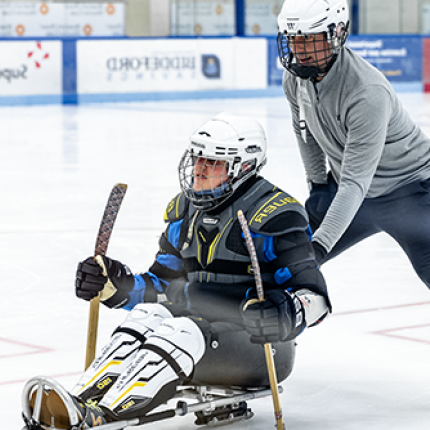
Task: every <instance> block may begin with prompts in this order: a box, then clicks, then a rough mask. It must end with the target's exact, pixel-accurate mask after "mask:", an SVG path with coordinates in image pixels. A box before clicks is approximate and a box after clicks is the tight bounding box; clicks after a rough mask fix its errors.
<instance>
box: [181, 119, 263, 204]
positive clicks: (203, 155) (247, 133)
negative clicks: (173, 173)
mask: <svg viewBox="0 0 430 430" xmlns="http://www.w3.org/2000/svg"><path fill="white" fill-rule="evenodd" d="M266 146H267V144H266V135H265V133H264V129H263V127H262V126H261V125H260V123H259V122H258V121H256V120H255V119H253V118H250V117H242V116H236V115H233V114H230V113H225V112H224V113H220V114H218V115H216V116H215V117H213V118H212V119H211V120H209V121H207V122H206V123H204V124H203V125H202V126H200V127H199V128H198V129H197V130H196V131H195V132H194V133H193V134H192V135H191V136H190V138H189V144H188V148H187V149H186V150H185V153H184V155H183V156H182V158H181V161H180V163H179V168H178V170H179V183H180V186H181V189H182V191H183V193H184V194H185V195H186V196H187V197H188V199H190V200H191V202H192V203H193V205H194V206H195V207H197V208H198V209H200V210H210V209H213V208H215V207H217V206H219V205H220V204H221V203H223V202H224V201H225V200H227V199H228V198H229V197H230V196H231V195H232V194H233V193H234V192H235V190H236V189H237V188H238V187H239V186H240V185H241V184H242V183H244V182H245V181H246V180H248V179H249V178H251V177H252V176H254V175H256V174H258V172H259V171H260V170H261V168H262V167H263V166H264V164H266ZM198 159H207V160H209V161H210V162H211V163H212V164H213V163H216V162H226V172H227V179H226V180H225V181H224V182H223V183H222V184H221V185H220V186H217V187H216V188H213V187H211V188H210V189H205V190H198V189H197V190H196V189H195V187H194V181H195V177H194V173H195V169H194V167H195V164H196V162H197V160H198Z"/></svg>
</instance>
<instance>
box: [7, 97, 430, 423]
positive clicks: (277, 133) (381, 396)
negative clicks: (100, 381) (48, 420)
mask: <svg viewBox="0 0 430 430" xmlns="http://www.w3.org/2000/svg"><path fill="white" fill-rule="evenodd" d="M400 97H401V99H402V101H403V102H404V104H405V105H406V107H407V109H408V110H409V112H410V114H411V115H412V117H413V118H414V119H415V120H416V121H417V123H418V124H419V125H420V126H421V127H423V128H424V130H425V131H426V132H427V133H428V134H430V98H429V96H426V95H424V94H421V93H402V94H400ZM221 111H230V112H234V113H237V114H244V115H251V116H254V117H255V118H256V119H258V120H259V121H261V123H262V124H263V126H264V127H265V128H266V130H267V135H268V139H269V152H268V155H269V163H268V165H267V166H266V167H265V169H264V171H263V174H264V176H265V177H266V178H267V179H269V180H270V181H272V182H274V183H276V184H277V185H279V186H280V187H281V188H283V189H285V190H286V191H287V192H289V193H290V194H292V195H293V196H295V197H296V198H297V199H299V200H300V201H302V202H304V200H305V199H306V195H307V187H306V184H305V178H304V172H303V168H302V165H301V161H300V159H299V154H298V150H297V146H296V143H295V138H294V136H293V133H292V127H291V115H290V112H289V108H288V105H287V102H286V100H285V99H284V98H283V97H279V98H270V99H269V98H267V99H232V100H228V99H226V100H199V101H175V102H148V103H129V104H99V105H82V106H38V107H36V106H28V107H3V108H0V130H1V131H0V133H1V139H0V172H1V173H0V175H1V178H2V180H1V182H2V184H3V185H2V186H3V188H2V191H1V205H0V220H1V223H0V282H1V289H0V318H1V324H0V411H1V413H0V428H1V429H6V430H18V429H21V428H22V421H21V417H20V414H21V398H20V397H21V391H22V388H23V385H24V383H25V382H26V381H27V380H28V379H29V378H31V377H32V376H35V375H48V376H50V377H53V378H56V379H58V381H59V382H60V383H62V384H63V385H64V386H65V387H66V388H71V387H72V386H73V384H74V382H75V381H76V379H77V378H78V375H79V374H80V372H82V370H83V367H84V357H85V343H86V335H87V323H88V313H89V305H88V303H87V302H84V301H81V300H78V299H77V298H76V297H75V295H74V285H73V284H74V275H75V270H76V266H77V263H78V262H79V261H80V260H82V259H84V258H86V257H87V256H90V255H91V254H92V253H93V252H94V244H95V237H96V234H97V231H98V228H99V224H100V219H101V215H102V213H103V209H104V206H105V203H106V199H107V197H108V194H109V191H110V189H111V187H112V186H113V185H114V184H115V183H117V182H123V183H126V184H128V186H129V190H128V192H127V195H126V197H125V199H124V202H123V206H122V208H121V211H120V214H119V217H118V220H117V223H116V225H115V229H114V232H113V235H112V238H111V243H110V245H109V252H108V255H109V256H111V257H113V258H116V259H119V260H121V261H123V262H126V263H127V264H128V265H129V266H130V267H131V268H132V269H133V270H134V271H136V272H138V271H145V270H146V269H147V268H148V267H149V265H150V264H151V263H152V261H153V257H154V255H155V253H156V251H157V241H158V236H159V234H160V233H161V231H162V230H163V228H164V224H163V220H162V218H163V213H164V209H165V207H166V205H167V203H168V202H169V200H170V199H171V198H172V197H173V196H174V195H176V193H177V192H178V191H179V186H178V181H177V171H176V169H177V164H178V160H179V158H180V156H181V154H182V152H183V150H184V147H185V145H186V144H187V138H188V136H189V134H190V133H191V132H192V131H193V130H194V129H195V128H197V127H198V126H199V125H200V124H201V123H203V122H204V121H206V120H207V119H209V118H210V117H211V115H214V114H216V113H218V112H221ZM323 273H324V275H325V277H326V280H327V283H328V286H329V290H330V293H331V299H332V302H333V307H334V313H333V314H332V315H331V316H330V317H329V318H328V319H327V320H326V321H325V322H324V323H323V324H321V325H320V326H318V327H316V328H312V329H309V330H308V331H307V332H305V333H304V334H302V335H301V336H300V337H299V339H298V340H297V343H298V347H297V358H296V364H295V369H294V371H293V374H292V375H291V377H290V378H288V380H287V381H285V382H283V384H282V386H283V388H284V393H283V394H282V395H281V401H282V407H283V412H284V417H285V423H286V424H287V428H288V430H428V429H430V291H428V289H427V288H426V287H425V286H424V284H423V283H422V282H421V281H420V280H419V279H418V278H417V276H416V274H415V273H414V271H413V270H412V268H411V266H410V264H409V262H408V260H407V258H406V257H405V256H404V254H403V253H402V251H401V250H400V249H399V247H398V246H397V244H396V243H395V242H394V241H393V240H392V239H391V238H389V237H388V236H386V235H383V234H380V235H377V236H374V237H373V238H370V239H368V240H366V241H364V242H362V243H361V244H359V245H358V246H356V247H355V248H353V249H351V250H349V251H347V252H345V253H344V254H343V255H341V256H340V257H338V258H337V259H335V260H333V261H332V262H329V263H328V264H326V265H325V266H324V267H323ZM124 316H125V311H122V310H119V311H112V310H108V309H105V308H103V307H102V309H101V314H100V327H99V342H98V346H99V347H101V346H102V344H103V343H105V342H106V341H107V339H108V338H109V334H110V332H111V331H112V330H113V329H114V328H115V327H116V325H117V324H118V323H119V322H120V321H121V320H122V319H123V318H124ZM244 365H246V363H244ZM249 406H250V407H251V408H252V409H253V410H254V411H255V412H256V416H255V417H254V418H253V419H252V420H250V421H247V422H240V423H237V424H235V425H234V426H232V428H235V429H237V430H239V429H248V430H261V429H269V428H274V427H273V426H274V423H275V421H274V418H273V409H272V403H271V399H270V398H267V399H263V400H256V401H253V402H250V404H249ZM142 428H145V429H148V430H151V429H156V428H157V429H183V430H185V429H193V428H197V427H195V426H194V424H193V417H192V416H186V417H182V418H174V419H171V420H168V421H165V422H163V423H157V424H152V425H147V426H143V427H142Z"/></svg>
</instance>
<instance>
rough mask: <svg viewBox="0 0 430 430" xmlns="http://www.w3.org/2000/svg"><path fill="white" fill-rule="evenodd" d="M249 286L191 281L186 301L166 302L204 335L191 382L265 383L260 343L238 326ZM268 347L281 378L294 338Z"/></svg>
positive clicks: (287, 369)
mask: <svg viewBox="0 0 430 430" xmlns="http://www.w3.org/2000/svg"><path fill="white" fill-rule="evenodd" d="M249 288H250V286H249V285H240V284H239V285H238V284H233V285H227V284H215V283H202V284H200V283H194V284H190V286H189V288H188V289H187V299H186V304H184V302H183V301H182V300H181V301H180V303H176V304H173V305H171V304H169V305H167V304H166V307H168V308H169V310H170V311H171V312H172V313H173V314H174V315H175V316H180V315H190V316H191V317H192V318H194V321H195V322H196V323H197V324H198V325H199V327H200V328H201V330H202V332H203V334H204V336H205V339H206V351H205V354H204V355H203V357H202V359H201V360H200V361H199V363H197V365H196V367H195V369H194V373H193V375H192V380H191V382H190V383H191V384H196V385H218V386H219V385H223V386H238V387H244V388H251V387H252V388H255V387H267V386H269V376H268V372H267V366H266V358H265V353H264V347H263V345H258V344H253V343H251V341H250V335H249V334H248V333H247V332H246V330H245V329H244V328H243V326H242V316H241V312H240V306H241V305H242V302H243V300H244V299H245V294H246V291H247V290H248V289H249ZM178 305H179V306H178ZM272 348H273V350H274V361H275V368H276V372H277V377H278V381H279V382H281V381H283V380H285V379H286V378H287V377H288V376H289V375H290V373H291V371H292V369H293V364H294V358H295V342H294V341H290V342H280V343H274V344H273V345H272ZM187 382H188V381H187Z"/></svg>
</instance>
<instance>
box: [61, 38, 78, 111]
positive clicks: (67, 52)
mask: <svg viewBox="0 0 430 430" xmlns="http://www.w3.org/2000/svg"><path fill="white" fill-rule="evenodd" d="M76 71H77V61H76V40H63V103H64V104H77V103H78V94H77V74H76Z"/></svg>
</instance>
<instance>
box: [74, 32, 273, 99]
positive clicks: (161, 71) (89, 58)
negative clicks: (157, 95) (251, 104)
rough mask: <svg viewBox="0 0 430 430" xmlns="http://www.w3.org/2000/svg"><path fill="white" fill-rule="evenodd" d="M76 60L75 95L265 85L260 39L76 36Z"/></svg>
mask: <svg viewBox="0 0 430 430" xmlns="http://www.w3.org/2000/svg"><path fill="white" fill-rule="evenodd" d="M249 52H252V55H251V56H250V55H249V54H248V53H249ZM77 64H78V71H77V82H78V88H77V90H78V93H79V94H97V93H101V94H103V93H104V94H109V93H141V92H172V91H196V90H212V89H237V88H249V89H255V88H259V89H261V88H266V87H267V42H266V40H265V39H259V38H255V39H249V40H243V39H240V38H229V39H175V40H172V39H167V40H166V39H157V40H109V41H105V40H97V41H89V40H88V41H87V40H80V41H78V42H77Z"/></svg>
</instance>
